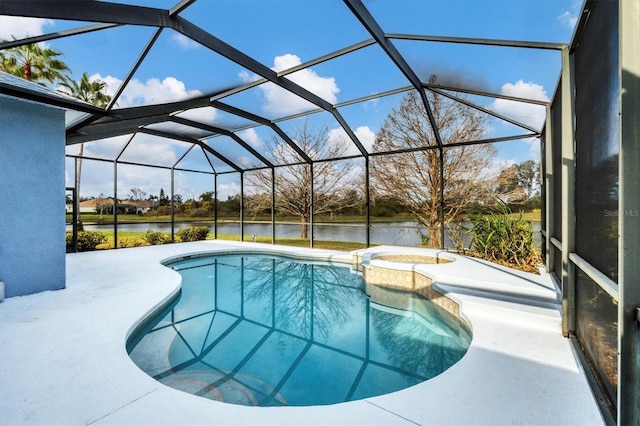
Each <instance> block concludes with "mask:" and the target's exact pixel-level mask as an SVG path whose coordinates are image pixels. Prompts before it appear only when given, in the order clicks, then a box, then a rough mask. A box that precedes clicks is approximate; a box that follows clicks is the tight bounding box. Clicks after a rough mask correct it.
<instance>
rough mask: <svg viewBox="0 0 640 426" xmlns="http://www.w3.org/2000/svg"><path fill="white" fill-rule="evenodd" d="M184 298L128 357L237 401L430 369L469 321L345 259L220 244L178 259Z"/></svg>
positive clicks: (385, 380) (312, 401) (321, 398)
mask: <svg viewBox="0 0 640 426" xmlns="http://www.w3.org/2000/svg"><path fill="white" fill-rule="evenodd" d="M171 267H172V268H173V269H175V270H177V271H179V273H180V274H181V275H182V277H183V288H182V293H181V296H180V300H179V301H178V302H177V303H176V304H175V305H173V306H171V307H170V308H169V309H168V310H166V311H165V312H163V313H161V314H159V315H158V316H157V317H156V318H155V319H154V320H153V321H152V322H151V323H150V324H148V326H147V327H146V329H145V330H144V331H142V332H139V333H134V337H133V339H132V340H131V341H130V342H129V345H128V350H129V352H130V356H131V358H132V359H133V361H134V362H135V363H136V364H137V365H138V366H139V367H140V368H141V369H142V370H144V371H145V372H147V373H148V374H149V375H150V376H152V377H154V378H155V379H156V380H158V381H160V382H162V383H163V384H165V385H167V386H170V387H173V388H175V389H179V390H182V391H185V392H189V393H193V394H195V395H198V396H201V397H205V398H209V399H214V400H218V401H224V402H229V403H233V404H240V405H259V406H283V405H298V406H300V405H323V404H333V403H338V402H344V401H351V400H356V399H362V398H367V397H370V396H374V395H380V394H385V393H388V392H393V391H396V390H400V389H404V388H406V387H409V386H412V385H415V384H417V383H420V382H422V381H425V380H428V379H430V378H432V377H434V376H436V375H438V374H440V373H442V372H443V371H445V370H446V369H447V368H449V367H450V366H451V365H453V364H454V363H456V362H457V361H458V360H460V358H462V356H463V355H464V354H465V353H466V351H467V348H468V346H469V343H470V334H469V332H468V330H467V329H466V328H465V327H464V326H463V325H462V324H461V323H460V322H459V321H458V320H457V319H456V318H454V317H452V316H451V315H450V314H449V313H447V312H445V311H443V310H442V309H440V308H438V307H437V306H436V305H434V304H432V303H431V302H429V301H428V300H426V299H424V298H421V297H417V296H415V295H413V293H408V292H398V291H391V290H386V289H384V288H381V287H377V286H365V284H364V282H363V280H362V278H361V276H360V275H359V274H356V273H354V272H353V271H352V270H351V269H350V268H349V267H345V266H337V265H331V264H327V263H318V262H315V263H307V262H302V261H297V260H292V259H287V258H283V257H271V256H254V255H226V256H213V257H206V258H196V259H190V260H186V261H181V262H177V263H174V264H172V265H171Z"/></svg>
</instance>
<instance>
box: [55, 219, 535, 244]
mask: <svg viewBox="0 0 640 426" xmlns="http://www.w3.org/2000/svg"><path fill="white" fill-rule="evenodd" d="M190 226H209V227H211V233H213V223H212V222H182V223H176V224H175V229H176V230H177V229H180V228H188V227H190ZM533 227H534V237H535V239H536V242H537V243H540V222H534V224H533ZM84 228H85V229H86V230H87V231H89V230H92V231H113V225H85V226H84ZM313 228H314V239H316V240H327V241H349V242H361V243H365V242H366V227H365V225H364V224H327V223H321V224H315V225H314V227H313ZM67 229H68V230H70V227H69V226H68V227H67ZM118 230H119V231H142V232H144V231H147V230H152V231H161V232H171V224H170V223H130V224H119V225H118ZM275 232H276V237H277V238H297V237H299V236H300V224H297V223H276V227H275ZM218 234H237V235H240V222H218ZM427 234H428V230H427V228H424V227H421V226H419V225H418V224H417V223H416V222H385V223H373V224H371V244H388V245H398V246H417V245H419V244H421V243H422V235H427ZM244 235H245V236H251V235H256V236H257V237H260V236H262V237H264V236H266V237H271V223H255V222H245V224H244ZM470 239H471V236H470V235H468V234H464V233H463V241H464V244H465V246H466V247H468V246H469V242H470ZM445 246H446V247H453V246H454V244H453V243H452V242H451V240H450V238H449V237H448V236H446V237H445Z"/></svg>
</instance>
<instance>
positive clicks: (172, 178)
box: [171, 167, 175, 241]
mask: <svg viewBox="0 0 640 426" xmlns="http://www.w3.org/2000/svg"><path fill="white" fill-rule="evenodd" d="M174 171H175V170H174V168H173V167H171V241H175V240H174V235H175V229H174V228H175V179H174Z"/></svg>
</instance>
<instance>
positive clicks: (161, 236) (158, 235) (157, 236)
mask: <svg viewBox="0 0 640 426" xmlns="http://www.w3.org/2000/svg"><path fill="white" fill-rule="evenodd" d="M142 239H143V240H145V241H146V242H147V243H148V244H151V245H152V246H155V245H159V244H167V243H170V242H171V235H169V234H168V233H166V232H159V231H152V230H151V229H149V230H148V231H147V232H146V233H145V234H144V235H143V236H142Z"/></svg>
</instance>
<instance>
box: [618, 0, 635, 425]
mask: <svg viewBox="0 0 640 426" xmlns="http://www.w3.org/2000/svg"><path fill="white" fill-rule="evenodd" d="M619 8H620V9H619V20H620V21H619V22H620V39H619V49H620V51H619V55H620V85H621V87H620V155H619V185H620V186H619V204H618V220H619V222H618V231H619V234H620V239H619V243H618V244H619V246H618V289H619V300H618V352H619V355H618V357H619V358H618V401H617V402H618V404H617V406H618V407H617V409H618V424H624V425H626V424H629V425H632V424H634V425H637V424H640V393H639V392H638V389H640V356H638V354H640V326H639V322H640V317H639V315H640V312H639V311H638V309H639V307H640V281H639V280H638V277H640V262H638V259H640V244H639V241H640V215H639V213H638V212H640V192H638V182H640V168H639V167H638V165H639V164H640V39H639V38H638V34H639V33H640V0H620V1H619Z"/></svg>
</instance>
